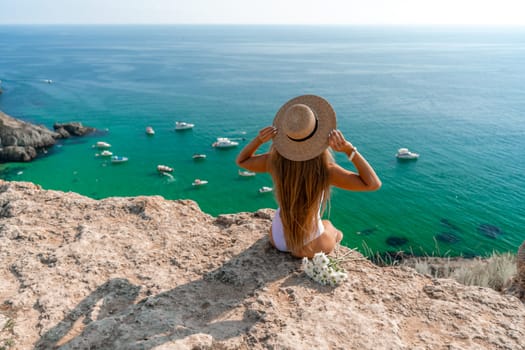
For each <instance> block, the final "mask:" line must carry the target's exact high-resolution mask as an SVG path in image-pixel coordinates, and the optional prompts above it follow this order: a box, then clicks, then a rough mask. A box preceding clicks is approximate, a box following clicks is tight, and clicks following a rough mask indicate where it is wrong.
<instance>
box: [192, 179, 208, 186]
mask: <svg viewBox="0 0 525 350" xmlns="http://www.w3.org/2000/svg"><path fill="white" fill-rule="evenodd" d="M207 183H208V181H206V180H201V179H195V180H193V183H192V184H191V185H192V186H202V185H206V184H207Z"/></svg>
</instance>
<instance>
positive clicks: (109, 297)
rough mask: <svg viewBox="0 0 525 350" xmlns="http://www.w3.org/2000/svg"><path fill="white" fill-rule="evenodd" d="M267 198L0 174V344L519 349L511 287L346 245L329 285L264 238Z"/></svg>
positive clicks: (520, 322) (521, 338)
mask: <svg viewBox="0 0 525 350" xmlns="http://www.w3.org/2000/svg"><path fill="white" fill-rule="evenodd" d="M272 214H273V211H272V210H270V209H261V210H259V211H257V212H254V213H238V214H228V215H220V216H218V217H212V216H210V215H207V214H205V213H203V212H202V211H201V210H200V209H199V207H198V205H197V203H195V202H193V201H189V200H175V201H174V200H165V199H164V198H162V197H160V196H139V197H114V198H106V199H103V200H93V199H90V198H87V197H84V196H81V195H79V194H76V193H64V192H60V191H50V190H43V189H41V188H40V187H39V186H37V185H35V184H32V183H26V182H8V181H2V180H0V281H1V288H0V349H2V348H3V349H56V348H60V349H156V350H163V349H476V350H477V349H523V348H524V347H525V305H524V304H523V302H522V301H520V300H519V299H518V298H516V297H515V296H513V295H509V294H505V293H498V292H496V291H494V290H492V289H489V288H481V287H468V286H464V285H461V284H459V283H457V282H455V281H453V280H449V279H436V278H432V277H430V276H428V275H421V274H419V273H417V272H416V271H415V270H414V269H412V268H409V267H393V266H388V267H379V266H377V265H374V264H373V263H371V262H370V261H368V260H367V259H365V258H364V257H363V256H362V255H361V254H359V253H358V252H355V251H351V250H349V249H347V248H345V247H338V249H337V251H336V252H335V254H336V255H337V256H343V255H345V254H347V257H346V258H345V260H344V262H343V263H342V266H343V267H344V268H345V269H346V270H347V272H348V273H349V279H348V281H346V282H345V283H343V284H342V285H340V286H338V287H335V288H332V287H328V286H322V285H319V284H316V283H315V282H313V281H312V280H310V279H308V277H307V276H305V274H304V273H303V272H302V271H301V261H300V260H298V259H294V258H292V257H291V256H290V255H288V254H284V253H279V252H277V251H276V250H275V249H273V248H272V247H271V246H270V244H269V243H268V239H267V231H268V229H269V227H270V225H271V216H272Z"/></svg>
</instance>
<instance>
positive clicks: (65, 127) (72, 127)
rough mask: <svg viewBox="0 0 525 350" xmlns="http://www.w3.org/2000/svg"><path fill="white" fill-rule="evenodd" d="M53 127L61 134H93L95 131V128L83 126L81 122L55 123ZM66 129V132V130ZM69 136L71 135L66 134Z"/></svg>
mask: <svg viewBox="0 0 525 350" xmlns="http://www.w3.org/2000/svg"><path fill="white" fill-rule="evenodd" d="M53 129H55V131H56V132H57V133H59V134H61V135H73V136H84V135H87V134H91V133H92V132H94V131H95V128H92V127H89V126H83V125H82V123H80V122H69V123H63V124H60V123H55V125H53ZM64 131H65V132H64ZM65 137H69V136H65Z"/></svg>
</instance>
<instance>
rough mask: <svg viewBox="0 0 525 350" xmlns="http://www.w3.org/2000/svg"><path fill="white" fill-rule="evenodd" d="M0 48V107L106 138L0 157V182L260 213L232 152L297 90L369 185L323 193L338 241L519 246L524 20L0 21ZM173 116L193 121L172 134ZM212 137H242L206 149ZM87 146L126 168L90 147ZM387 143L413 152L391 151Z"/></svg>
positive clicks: (260, 200)
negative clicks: (429, 23)
mask: <svg viewBox="0 0 525 350" xmlns="http://www.w3.org/2000/svg"><path fill="white" fill-rule="evenodd" d="M0 47H1V48H2V49H1V51H0V80H2V83H1V85H0V86H1V88H2V90H3V94H1V95H0V110H2V111H4V112H5V113H7V114H10V115H12V116H14V117H17V118H21V119H23V120H27V121H30V122H33V123H38V124H44V125H46V126H47V127H49V128H52V125H53V123H54V122H66V121H81V122H83V123H84V124H85V125H89V126H93V127H96V128H99V129H103V130H104V129H107V130H108V132H107V134H106V135H103V136H93V137H85V138H78V139H70V140H67V141H64V142H62V143H61V144H60V145H58V146H55V147H53V148H52V149H50V150H49V152H48V154H47V155H46V156H42V157H40V158H39V159H37V160H36V161H33V162H32V163H27V164H25V163H24V164H20V163H11V164H3V165H0V167H1V175H0V176H1V177H2V178H4V179H9V180H20V181H31V182H34V183H37V184H40V185H41V186H42V187H43V188H46V189H57V190H63V191H75V192H78V193H81V194H84V195H87V196H89V197H92V198H104V197H109V196H136V195H161V196H163V197H165V198H167V199H182V198H184V199H186V198H189V199H193V200H196V201H197V202H198V203H199V205H200V207H201V208H202V210H203V211H205V212H207V213H209V214H212V215H214V216H215V215H218V214H221V213H233V212H240V211H255V210H257V209H259V208H266V207H270V208H275V207H276V204H275V201H274V199H273V197H272V194H265V195H262V194H259V193H258V188H260V187H261V186H264V185H271V180H270V177H269V176H268V175H266V174H258V175H257V176H256V177H254V178H242V177H239V176H238V173H237V170H238V168H237V166H236V165H235V162H234V160H235V157H236V155H237V153H238V152H239V151H240V148H241V147H242V146H243V145H244V144H245V143H246V142H247V141H246V140H245V139H248V140H249V139H251V138H252V137H254V136H255V135H256V134H257V131H258V130H259V129H260V128H262V127H264V126H266V125H269V124H271V123H272V120H273V116H274V114H275V112H276V111H277V110H278V108H279V107H280V106H281V105H282V104H283V103H284V102H286V101H287V100H288V99H290V98H292V97H294V96H297V95H300V94H307V93H312V94H318V95H321V96H324V97H325V98H326V99H328V100H329V101H330V102H331V103H332V105H333V106H334V108H335V110H336V112H337V116H338V127H339V128H340V129H341V130H342V131H343V133H344V134H345V136H346V137H347V138H348V139H349V140H350V141H352V143H353V144H354V145H356V146H357V147H358V148H359V150H360V152H361V153H362V154H363V155H364V156H365V157H366V158H367V159H368V160H369V162H370V163H371V164H372V165H373V167H374V168H375V169H376V171H377V173H378V175H379V176H380V178H381V179H382V181H383V187H382V188H381V190H379V191H378V192H374V193H353V192H345V191H341V190H337V189H336V190H334V191H333V194H332V202H331V209H330V219H331V220H332V221H333V223H334V224H335V225H336V226H337V227H339V228H341V229H342V230H343V231H344V234H345V238H344V241H343V243H344V244H345V245H347V246H349V247H352V248H353V247H357V248H358V249H360V250H362V251H363V250H364V248H363V247H364V246H367V247H369V248H370V249H372V250H374V251H388V250H404V251H412V252H414V253H416V254H429V255H431V254H434V255H466V256H472V255H486V254H490V253H491V252H492V251H493V250H496V251H508V250H510V251H515V250H516V248H517V246H518V245H519V244H520V243H521V242H522V240H523V239H524V238H525V193H524V188H525V181H524V173H525V83H524V82H525V28H444V27H438V28H432V27H351V26H349V27H345V26H324V27H317V26H304V27H301V26H0ZM46 80H52V81H53V83H52V84H49V83H46ZM177 120H184V121H187V122H191V123H195V128H194V129H193V130H191V131H187V132H175V131H174V123H175V121H177ZM148 125H150V126H152V127H153V128H154V129H155V131H156V134H155V135H154V136H149V137H148V136H147V135H146V134H145V132H144V130H145V127H146V126H148ZM223 136H226V137H231V138H236V139H238V141H239V142H240V147H239V148H237V149H231V150H217V149H214V148H212V147H211V144H212V142H213V141H214V140H215V138H216V137H223ZM97 141H106V142H109V143H110V144H111V145H112V148H111V150H112V151H113V152H114V153H115V154H118V155H123V156H127V157H129V161H128V162H127V163H125V164H119V165H114V164H111V163H109V162H108V161H107V160H104V159H102V158H101V157H96V156H95V154H96V153H97V150H96V149H94V148H92V145H93V144H94V143H95V142H97ZM400 147H408V148H410V149H411V150H413V151H415V152H418V153H420V154H421V157H420V159H419V160H417V161H412V162H400V161H397V160H396V158H395V157H394V154H395V153H396V150H397V149H398V148H400ZM264 149H266V148H264ZM195 152H199V153H205V154H206V155H207V159H205V160H203V161H199V162H197V161H194V160H193V159H192V154H193V153H195ZM336 159H337V161H338V162H340V163H341V164H342V165H343V166H346V167H349V168H351V164H350V163H349V162H348V161H347V160H346V159H345V158H344V157H343V156H342V155H340V154H338V155H336ZM158 164H165V165H168V166H171V167H173V168H174V169H175V170H174V172H173V179H170V178H169V177H167V176H161V175H159V174H158V173H157V171H156V166H157V165H158ZM195 178H201V179H206V180H208V181H209V183H208V185H206V186H204V187H201V188H194V187H192V185H191V183H192V181H193V179H195Z"/></svg>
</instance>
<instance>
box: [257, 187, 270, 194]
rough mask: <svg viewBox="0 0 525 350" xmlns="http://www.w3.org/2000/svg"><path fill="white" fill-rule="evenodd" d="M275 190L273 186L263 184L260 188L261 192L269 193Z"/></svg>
mask: <svg viewBox="0 0 525 350" xmlns="http://www.w3.org/2000/svg"><path fill="white" fill-rule="evenodd" d="M272 191H273V188H272V187H268V186H263V187H261V188H259V193H268V192H272Z"/></svg>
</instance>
